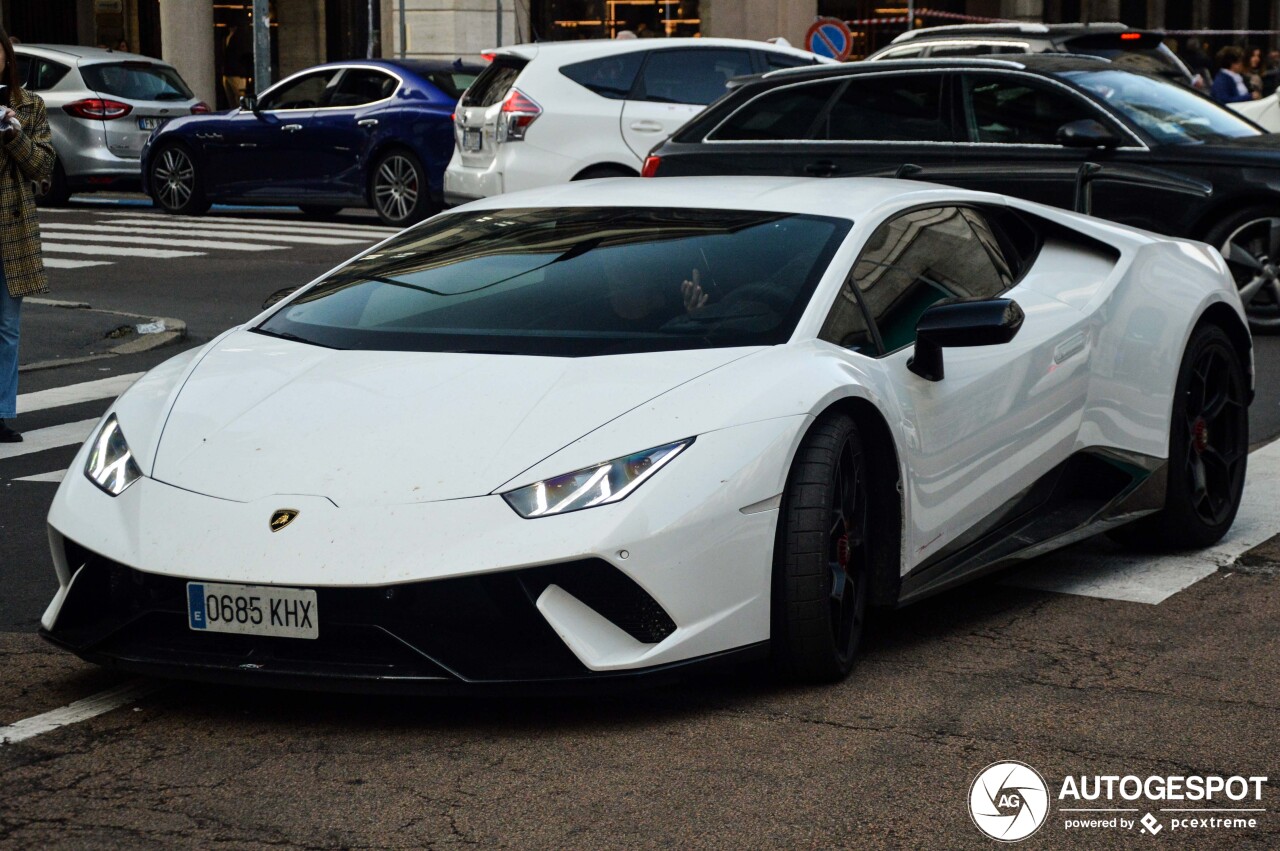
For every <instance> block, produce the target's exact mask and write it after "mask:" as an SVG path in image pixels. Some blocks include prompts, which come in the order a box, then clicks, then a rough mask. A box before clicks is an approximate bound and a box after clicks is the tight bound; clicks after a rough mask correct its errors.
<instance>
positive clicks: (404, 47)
mask: <svg viewBox="0 0 1280 851" xmlns="http://www.w3.org/2000/svg"><path fill="white" fill-rule="evenodd" d="M408 2H409V0H400V58H401V59H404V57H405V54H406V53H407V52H408V50H409V25H408V24H407V23H406V22H405V14H404V7H405V4H406V3H408Z"/></svg>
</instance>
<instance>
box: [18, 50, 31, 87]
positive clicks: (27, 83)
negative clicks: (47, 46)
mask: <svg viewBox="0 0 1280 851" xmlns="http://www.w3.org/2000/svg"><path fill="white" fill-rule="evenodd" d="M13 61H14V62H15V63H16V64H17V66H18V82H19V83H20V84H21V85H22V87H23V88H24V89H27V90H29V91H34V90H33V89H32V88H31V78H30V77H28V76H27V75H28V74H30V73H31V57H30V56H22V55H17V56H14V57H13Z"/></svg>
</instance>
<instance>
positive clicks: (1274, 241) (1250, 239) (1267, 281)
mask: <svg viewBox="0 0 1280 851" xmlns="http://www.w3.org/2000/svg"><path fill="white" fill-rule="evenodd" d="M1205 242H1207V243H1209V244H1210V245H1214V246H1217V248H1218V250H1219V251H1221V252H1222V256H1223V257H1225V258H1226V259H1227V266H1228V267H1229V268H1230V269H1231V276H1232V277H1233V278H1235V281H1236V287H1237V288H1238V289H1239V290H1240V300H1241V301H1242V302H1243V303H1244V309H1245V313H1246V314H1247V315H1248V317H1249V327H1250V328H1251V329H1252V330H1253V331H1254V332H1263V333H1276V332H1277V331H1280V210H1275V209H1273V208H1270V207H1250V208H1248V209H1245V210H1241V211H1240V212H1238V213H1234V214H1232V215H1229V216H1227V217H1226V218H1224V219H1223V220H1222V221H1221V222H1219V223H1218V224H1216V225H1214V226H1213V228H1211V229H1210V230H1209V232H1208V233H1207V234H1206V235H1205Z"/></svg>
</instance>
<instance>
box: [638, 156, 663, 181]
mask: <svg viewBox="0 0 1280 851" xmlns="http://www.w3.org/2000/svg"><path fill="white" fill-rule="evenodd" d="M661 164H662V157H655V156H654V155H653V154H650V155H649V156H647V157H645V158H644V168H642V169H640V176H641V177H657V176H658V166H660V165H661Z"/></svg>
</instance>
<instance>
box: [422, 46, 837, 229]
mask: <svg viewBox="0 0 1280 851" xmlns="http://www.w3.org/2000/svg"><path fill="white" fill-rule="evenodd" d="M485 55H486V56H487V57H491V61H490V64H489V67H488V68H486V69H485V70H484V71H483V72H482V73H481V74H480V76H479V77H478V78H477V79H476V81H475V82H474V83H472V85H471V87H470V88H469V89H467V91H466V93H465V94H464V95H463V96H462V100H460V101H459V102H458V108H457V112H456V113H455V114H454V135H455V136H456V138H457V144H456V146H455V149H454V152H453V159H452V160H450V162H449V168H448V169H447V170H446V171H445V175H444V198H445V203H446V204H450V205H451V204H461V203H464V202H466V201H472V200H475V199H477V198H487V197H489V196H490V195H498V194H501V193H503V192H514V191H517V190H520V189H534V188H537V187H539V186H547V185H550V184H554V183H564V182H566V181H570V180H580V179H583V178H589V177H627V176H629V177H635V176H637V175H638V174H639V173H640V167H641V164H642V163H643V162H644V158H645V155H646V154H648V153H649V150H650V149H651V148H653V146H654V145H657V144H658V143H659V142H662V141H663V140H665V139H666V138H667V137H668V136H670V135H671V134H672V133H673V132H675V130H676V129H677V128H679V127H680V126H681V125H683V124H684V123H685V122H686V121H688V120H689V119H690V118H692V117H693V116H694V115H697V114H698V113H699V112H701V111H702V109H703V108H704V107H706V105H707V104H709V103H711V101H713V100H715V99H716V98H718V97H720V96H721V95H722V94H724V92H725V84H726V83H728V81H729V80H731V79H732V78H734V77H740V76H745V75H749V74H759V73H764V72H766V71H774V70H777V69H780V68H794V67H797V66H800V65H815V64H818V63H820V62H830V61H831V60H829V59H825V58H823V57H820V56H817V55H815V54H813V53H808V52H806V51H803V50H796V49H795V48H792V47H784V46H781V45H774V44H769V43H767V42H759V41H745V40H741V39H724V38H668V39H661V40H651V39H636V40H625V41H617V40H612V41H611V40H596V41H573V42H555V43H541V44H520V45H515V46H513V47H504V48H501V49H498V50H496V51H493V52H491V53H487V54H485Z"/></svg>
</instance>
